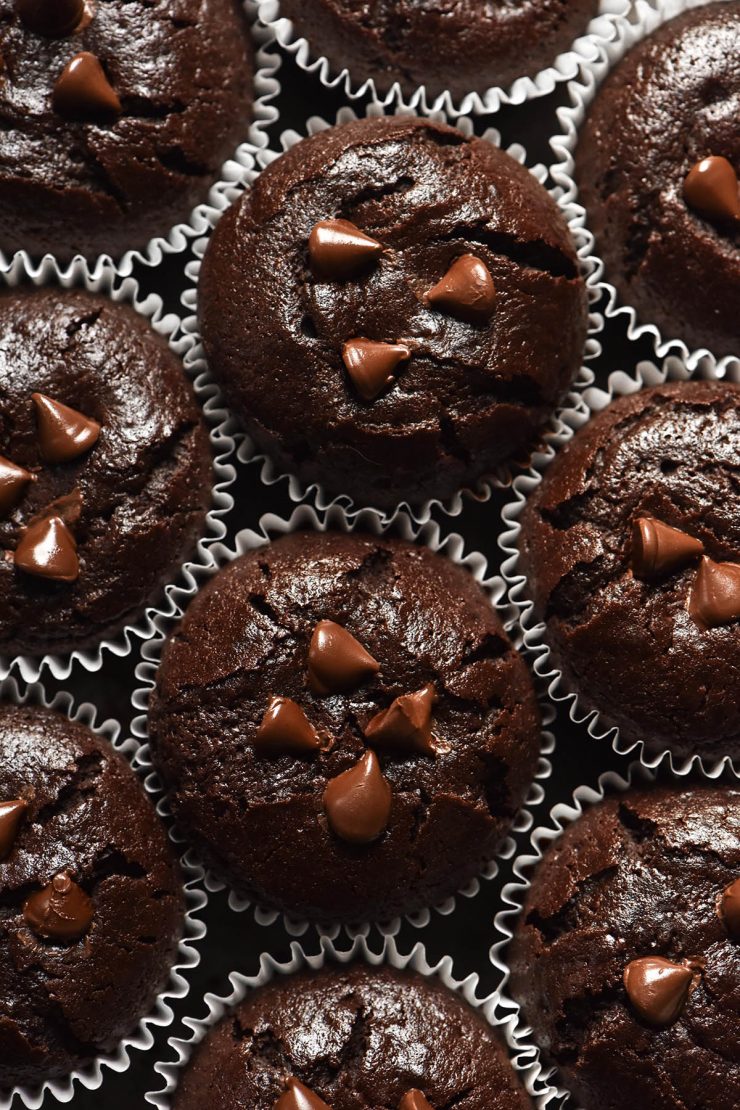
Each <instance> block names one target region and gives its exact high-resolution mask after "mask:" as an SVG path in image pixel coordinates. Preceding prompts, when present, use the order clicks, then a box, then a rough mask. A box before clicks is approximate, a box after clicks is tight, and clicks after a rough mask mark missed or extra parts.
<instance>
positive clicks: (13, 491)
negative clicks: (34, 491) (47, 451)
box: [0, 455, 36, 514]
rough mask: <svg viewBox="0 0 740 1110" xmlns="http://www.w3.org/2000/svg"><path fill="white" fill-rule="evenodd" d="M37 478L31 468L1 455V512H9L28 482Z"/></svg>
mask: <svg viewBox="0 0 740 1110" xmlns="http://www.w3.org/2000/svg"><path fill="white" fill-rule="evenodd" d="M35 480H36V476H35V474H32V473H31V471H30V470H26V469H25V468H24V467H22V466H17V465H16V464H15V463H14V462H11V461H10V459H6V458H3V456H2V455H0V513H3V514H4V513H7V512H9V511H10V510H11V509H12V508H13V506H14V505H15V504H16V502H18V501H19V500H20V498H21V496H22V494H23V491H24V489H25V488H26V486H27V485H28V483H29V482H33V481H35Z"/></svg>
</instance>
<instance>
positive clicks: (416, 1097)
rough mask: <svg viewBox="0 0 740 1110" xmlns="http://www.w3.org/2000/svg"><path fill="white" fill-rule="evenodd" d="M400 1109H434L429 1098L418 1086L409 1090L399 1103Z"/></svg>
mask: <svg viewBox="0 0 740 1110" xmlns="http://www.w3.org/2000/svg"><path fill="white" fill-rule="evenodd" d="M398 1110H434V1107H433V1106H432V1104H431V1102H430V1101H429V1099H428V1098H427V1097H426V1095H424V1094H422V1092H421V1091H419V1090H417V1088H416V1087H414V1088H413V1090H411V1091H407V1092H406V1094H405V1095H404V1096H403V1098H402V1099H401V1101H400V1102H399V1104H398Z"/></svg>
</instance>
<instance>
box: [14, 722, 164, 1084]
mask: <svg viewBox="0 0 740 1110" xmlns="http://www.w3.org/2000/svg"><path fill="white" fill-rule="evenodd" d="M0 905H1V906H2V912H0V1089H5V1088H9V1087H13V1086H15V1085H16V1084H22V1085H25V1084H28V1085H34V1086H35V1085H36V1084H40V1083H42V1082H43V1081H44V1080H47V1079H51V1078H53V1077H55V1076H61V1075H65V1074H66V1073H68V1072H70V1071H72V1070H73V1069H77V1068H80V1067H84V1066H85V1065H86V1064H88V1063H89V1062H90V1061H91V1060H93V1059H94V1058H95V1057H96V1056H97V1055H99V1054H101V1053H106V1052H110V1051H112V1050H113V1049H115V1047H116V1045H117V1044H118V1043H119V1041H120V1040H121V1038H122V1037H124V1036H126V1035H128V1034H129V1033H130V1032H131V1031H132V1029H133V1027H134V1026H135V1025H136V1023H137V1022H138V1021H139V1020H140V1019H141V1018H142V1017H144V1016H145V1015H146V1014H147V1013H148V1012H149V1011H150V1010H151V1008H152V1006H153V1004H154V1001H155V999H156V996H157V994H158V993H159V992H160V991H161V990H162V989H163V987H164V986H165V984H166V982H167V979H168V976H169V971H170V967H171V965H172V963H173V962H174V959H175V954H176V951H177V944H178V941H179V938H180V934H181V932H182V925H183V912H184V900H183V893H182V880H181V877H180V873H179V869H178V867H177V864H176V862H175V860H174V858H173V856H172V852H171V849H170V845H169V841H168V839H167V835H166V833H165V830H164V828H163V827H162V825H161V824H160V822H159V819H158V818H157V815H156V813H155V812H154V809H153V807H152V806H151V805H150V803H149V802H148V800H147V798H146V796H145V794H144V792H143V790H142V788H141V785H140V784H139V781H138V779H137V778H136V776H135V774H134V773H133V771H132V770H131V768H130V767H129V765H128V763H127V762H126V761H125V760H124V759H123V758H122V757H121V756H120V755H118V754H117V753H116V752H115V751H114V750H113V748H112V747H111V746H110V744H108V743H107V742H106V741H105V740H102V739H100V738H99V737H97V736H96V735H95V734H94V733H93V732H91V731H90V729H88V728H86V727H85V726H84V725H82V724H79V723H76V722H74V721H70V720H68V719H67V718H66V717H64V716H62V715H61V714H59V713H54V712H52V711H51V710H47V709H42V708H38V707H35V706H23V707H16V706H13V705H3V706H2V707H0Z"/></svg>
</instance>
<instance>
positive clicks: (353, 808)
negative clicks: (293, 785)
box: [324, 752, 392, 844]
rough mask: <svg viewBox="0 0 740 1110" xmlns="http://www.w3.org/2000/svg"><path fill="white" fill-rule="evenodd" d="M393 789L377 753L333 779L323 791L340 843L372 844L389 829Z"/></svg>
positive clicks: (330, 822) (367, 755)
mask: <svg viewBox="0 0 740 1110" xmlns="http://www.w3.org/2000/svg"><path fill="white" fill-rule="evenodd" d="M391 802H392V796H391V787H390V783H389V782H388V780H387V779H386V778H385V776H384V775H383V772H382V771H381V769H380V764H379V763H378V757H377V756H376V755H375V752H365V754H364V755H363V757H362V759H361V760H360V761H359V762H358V763H356V764H355V766H354V767H350V769H349V771H344V773H343V774H341V775H337V777H336V778H335V779H330V781H329V782H328V783H327V785H326V789H325V790H324V809H325V810H326V816H327V817H328V818H329V824H330V825H331V827H332V829H333V830H334V832H335V833H336V835H337V836H338V837H340V839H341V840H346V841H348V842H349V843H350V844H370V843H371V842H372V841H373V840H377V839H378V837H379V836H380V835H381V833H383V832H385V830H386V828H387V827H388V821H389V820H390V815H391Z"/></svg>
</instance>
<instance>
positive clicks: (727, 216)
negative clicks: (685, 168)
mask: <svg viewBox="0 0 740 1110" xmlns="http://www.w3.org/2000/svg"><path fill="white" fill-rule="evenodd" d="M683 195H684V200H685V201H686V203H687V204H688V205H689V206H690V207H691V208H693V209H694V211H695V212H698V213H699V215H700V216H706V218H707V219H708V220H720V221H722V220H737V219H740V193H739V192H738V180H737V174H736V172H735V169H734V167H733V165H732V163H731V162H728V160H727V159H726V158H721V157H719V156H716V155H711V156H710V157H709V158H702V160H701V162H697V163H696V165H695V166H692V168H691V169H690V170H689V172H688V175H687V176H686V178H685V180H684V183H683Z"/></svg>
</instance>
